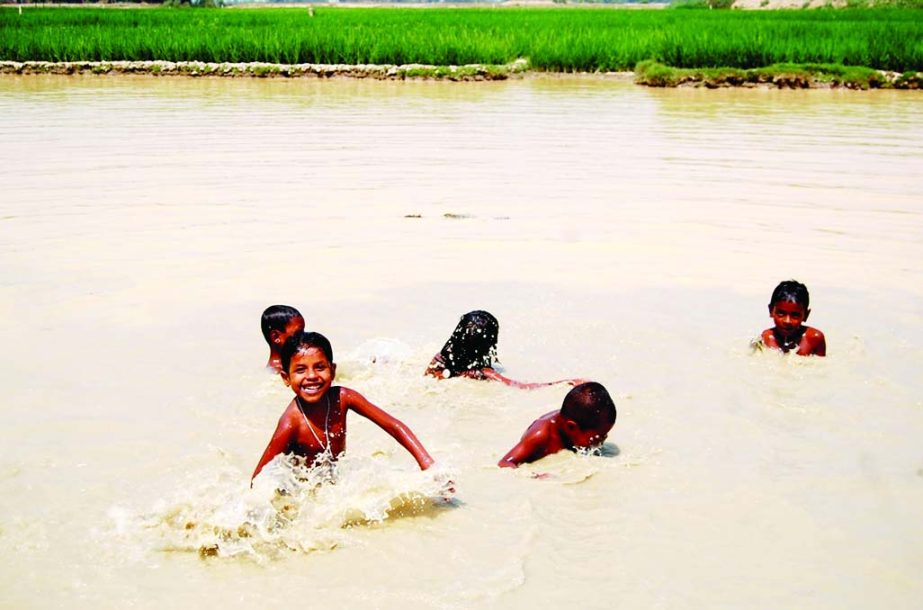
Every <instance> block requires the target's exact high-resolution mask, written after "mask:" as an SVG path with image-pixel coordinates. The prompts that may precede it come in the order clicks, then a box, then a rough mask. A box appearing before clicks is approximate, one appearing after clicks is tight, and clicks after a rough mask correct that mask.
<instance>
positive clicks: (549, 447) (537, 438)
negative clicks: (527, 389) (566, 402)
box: [497, 411, 615, 468]
mask: <svg viewBox="0 0 923 610" xmlns="http://www.w3.org/2000/svg"><path fill="white" fill-rule="evenodd" d="M614 424H615V422H612V423H610V424H607V425H604V426H603V427H601V428H588V429H585V430H584V429H582V428H581V427H580V426H579V425H578V424H577V423H576V422H575V421H573V420H572V419H568V418H566V417H564V416H563V415H561V412H560V411H552V412H550V413H546V414H544V415H542V416H541V417H539V418H538V419H536V420H535V421H534V422H532V424H531V425H530V426H529V427H528V428H527V429H526V431H525V433H524V434H523V435H522V438H521V439H520V440H519V442H518V443H517V444H516V446H515V447H513V448H512V449H510V450H509V452H507V454H506V455H504V456H503V458H502V459H501V460H500V461H499V462H498V463H497V465H498V466H500V467H501V468H516V467H517V466H519V465H520V464H524V463H527V462H534V461H536V460H540V459H541V458H543V457H545V456H548V455H551V454H552V453H557V452H558V451H562V450H564V449H595V448H596V447H599V446H600V445H602V444H603V442H604V441H605V440H606V437H607V436H608V434H609V431H610V430H611V429H612V426H613V425H614Z"/></svg>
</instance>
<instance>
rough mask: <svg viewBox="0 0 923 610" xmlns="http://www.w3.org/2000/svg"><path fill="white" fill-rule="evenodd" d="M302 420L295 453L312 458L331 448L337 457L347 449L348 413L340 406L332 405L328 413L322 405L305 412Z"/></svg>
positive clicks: (294, 448) (295, 439)
mask: <svg viewBox="0 0 923 610" xmlns="http://www.w3.org/2000/svg"><path fill="white" fill-rule="evenodd" d="M337 402H339V401H337ZM300 419H301V421H300V422H299V426H298V429H297V432H296V434H295V438H294V439H293V440H294V445H295V446H294V447H293V448H292V450H293V451H294V452H295V453H298V454H300V455H305V456H309V457H310V456H312V455H316V454H319V453H323V452H324V451H326V450H327V449H328V448H329V449H330V452H331V453H332V454H333V455H335V456H336V455H339V454H340V453H342V452H343V451H344V450H345V449H346V412H345V411H344V410H342V409H340V405H339V404H332V405H330V409H329V411H328V409H327V408H326V405H324V404H323V403H321V404H320V405H319V406H316V407H313V408H308V409H306V410H304V411H303V412H302V413H301V418H300Z"/></svg>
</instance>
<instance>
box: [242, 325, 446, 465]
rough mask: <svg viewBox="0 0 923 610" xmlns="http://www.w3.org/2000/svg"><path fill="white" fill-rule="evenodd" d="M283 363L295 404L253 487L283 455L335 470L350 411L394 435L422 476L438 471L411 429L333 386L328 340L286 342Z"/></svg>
mask: <svg viewBox="0 0 923 610" xmlns="http://www.w3.org/2000/svg"><path fill="white" fill-rule="evenodd" d="M280 359H281V370H280V374H281V375H282V379H283V380H284V381H285V384H286V385H287V386H289V387H291V388H292V390H293V391H294V392H295V398H294V399H292V401H291V402H290V403H289V405H288V407H286V409H285V411H284V412H283V413H282V417H281V418H279V424H278V426H277V427H276V431H275V432H274V433H273V435H272V439H271V440H270V441H269V445H268V446H267V447H266V450H265V451H264V452H263V456H262V457H261V458H260V461H259V463H258V464H257V465H256V469H255V470H254V471H253V477H251V481H252V479H254V478H256V475H258V474H259V473H260V471H261V470H262V469H263V466H265V465H266V464H267V463H268V462H269V461H270V460H272V458H274V457H275V456H276V455H278V454H280V453H293V454H295V455H297V456H300V457H303V458H305V460H306V462H307V463H308V464H313V465H315V466H320V465H324V464H327V465H329V464H332V463H333V462H334V461H336V459H337V457H339V455H340V454H341V453H343V451H345V450H346V413H347V412H348V411H355V412H356V413H358V414H359V415H361V416H363V417H366V418H368V419H370V420H371V421H372V422H374V423H375V424H376V425H377V426H378V427H379V428H381V429H382V430H384V431H385V432H387V433H388V434H390V435H391V436H392V437H393V438H394V440H396V441H397V442H398V443H400V445H401V446H402V447H404V449H406V450H407V451H408V452H409V453H410V455H412V456H413V459H415V460H416V461H417V464H418V465H419V466H420V470H426V469H427V468H429V467H430V466H432V465H433V458H432V457H430V455H429V453H427V452H426V449H424V448H423V445H422V444H421V443H420V441H419V440H418V439H417V437H416V436H414V434H413V432H411V430H410V428H408V427H407V426H405V425H404V424H403V423H401V422H400V421H398V420H397V419H395V418H394V417H392V416H390V415H388V414H387V413H385V412H384V411H383V410H381V409H380V408H378V407H376V406H375V405H373V404H372V403H370V402H369V401H368V400H366V399H365V397H364V396H362V395H361V394H359V393H358V392H356V391H355V390H350V389H349V388H344V387H340V386H334V385H332V384H333V380H334V377H336V364H335V363H334V362H333V348H331V347H330V341H328V340H327V338H326V337H324V336H323V335H321V334H320V333H314V332H308V333H304V332H297V333H295V334H294V335H292V336H291V337H290V338H289V339H288V341H286V342H285V345H284V346H283V347H282V352H281V354H280Z"/></svg>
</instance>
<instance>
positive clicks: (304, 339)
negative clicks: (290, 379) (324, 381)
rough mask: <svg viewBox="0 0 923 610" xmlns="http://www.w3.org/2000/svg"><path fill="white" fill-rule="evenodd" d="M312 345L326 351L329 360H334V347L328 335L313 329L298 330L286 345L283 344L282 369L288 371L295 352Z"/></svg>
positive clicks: (309, 347) (280, 356)
mask: <svg viewBox="0 0 923 610" xmlns="http://www.w3.org/2000/svg"><path fill="white" fill-rule="evenodd" d="M312 347H315V348H317V349H319V350H320V351H322V352H324V355H325V356H327V360H329V361H330V362H333V347H331V346H330V341H329V340H328V339H327V337H325V336H324V335H322V334H320V333H315V332H311V331H308V332H297V333H295V334H294V335H292V336H291V337H289V338H288V341H286V342H285V345H283V346H282V351H281V353H280V354H279V359H280V361H281V363H282V370H283V371H285V372H288V367H289V365H291V363H292V358H294V357H295V354H297V353H299V352H304V351H307V350H309V349H311V348H312Z"/></svg>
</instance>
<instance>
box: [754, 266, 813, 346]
mask: <svg viewBox="0 0 923 610" xmlns="http://www.w3.org/2000/svg"><path fill="white" fill-rule="evenodd" d="M810 302H811V297H810V295H809V294H808V288H807V286H805V285H804V284H802V283H800V282H796V281H795V280H787V281H785V282H781V283H779V285H778V286H776V289H775V290H773V291H772V296H771V297H770V299H769V317H770V318H772V322H773V325H774V326H773V327H772V328H767V329H766V330H764V331H763V334H762V336H761V337H760V338H761V340H762V342H763V345H765V346H766V347H769V348H772V349H779V350H782V351H783V352H785V353H788V352H790V351H793V350H794V351H795V353H796V354H798V355H799V356H826V355H827V341H826V339H825V338H824V333H822V332H821V331H819V330H818V329H816V328H811V327H810V326H805V325H804V322H806V321H807V319H808V316H809V315H810V314H811V309H810V308H809V307H808V306H809V305H810Z"/></svg>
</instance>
